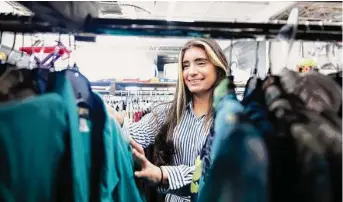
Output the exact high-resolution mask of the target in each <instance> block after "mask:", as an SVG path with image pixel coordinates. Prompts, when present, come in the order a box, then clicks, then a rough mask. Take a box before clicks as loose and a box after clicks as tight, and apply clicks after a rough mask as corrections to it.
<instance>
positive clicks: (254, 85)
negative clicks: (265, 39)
mask: <svg viewBox="0 0 343 202" xmlns="http://www.w3.org/2000/svg"><path fill="white" fill-rule="evenodd" d="M259 44H260V42H259V41H257V44H256V60H255V67H254V69H253V72H252V76H251V77H250V78H249V80H248V82H247V84H246V87H245V90H244V94H243V100H242V102H241V103H242V104H243V105H248V103H250V102H251V101H254V102H256V103H259V104H260V105H262V106H265V97H264V91H263V89H262V84H263V81H262V80H261V79H260V78H259V77H258V61H259V60H258V50H259ZM268 71H269V70H268Z"/></svg>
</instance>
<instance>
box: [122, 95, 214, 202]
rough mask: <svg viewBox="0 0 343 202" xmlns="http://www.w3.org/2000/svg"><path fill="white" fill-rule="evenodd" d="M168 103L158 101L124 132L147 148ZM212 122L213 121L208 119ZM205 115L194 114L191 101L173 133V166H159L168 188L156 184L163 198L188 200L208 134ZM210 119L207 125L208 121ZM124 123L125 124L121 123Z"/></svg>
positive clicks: (166, 111) (173, 200)
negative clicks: (166, 174) (158, 103)
mask: <svg viewBox="0 0 343 202" xmlns="http://www.w3.org/2000/svg"><path fill="white" fill-rule="evenodd" d="M169 107H170V105H169V104H161V105H159V106H157V107H155V108H154V109H153V110H152V113H149V114H147V115H145V116H144V117H143V118H142V120H141V121H139V122H137V123H133V124H131V125H130V126H128V127H124V128H125V129H124V130H125V131H126V134H127V135H131V137H132V138H133V139H134V140H135V141H137V142H138V143H139V144H140V145H142V146H143V148H147V147H148V146H149V145H151V144H153V143H154V141H155V136H156V135H157V134H158V131H159V129H160V128H161V126H162V124H163V123H164V121H165V118H166V116H167V113H168V109H169ZM210 121H211V122H212V120H210ZM205 122H206V117H205V115H204V116H201V117H197V116H196V115H195V113H194V111H193V104H192V101H190V102H189V103H188V105H187V107H186V111H185V113H184V115H183V117H182V119H181V121H180V125H178V126H177V127H176V128H175V130H174V134H173V141H174V148H175V154H174V155H173V159H172V161H173V162H172V163H173V165H172V166H161V167H162V169H164V170H165V171H166V172H167V173H168V180H169V187H166V188H165V187H158V191H159V192H160V193H165V194H167V195H166V198H165V201H168V202H179V201H185V202H188V201H190V190H189V189H190V184H191V182H192V176H193V171H194V168H195V161H196V158H197V156H198V155H199V154H200V151H201V148H202V147H203V145H204V143H205V140H206V135H207V133H208V129H207V127H206V126H207V124H206V123H205ZM211 122H210V124H211ZM124 125H125V124H124Z"/></svg>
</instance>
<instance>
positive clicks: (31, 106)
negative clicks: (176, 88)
mask: <svg viewBox="0 0 343 202" xmlns="http://www.w3.org/2000/svg"><path fill="white" fill-rule="evenodd" d="M21 71H23V72H25V74H23V75H25V76H24V77H21V78H24V81H25V82H23V81H22V80H21V82H22V83H20V82H19V83H18V82H15V79H13V76H12V77H11V79H9V80H8V79H7V80H5V82H7V84H11V85H7V86H9V88H8V89H9V91H8V92H10V93H12V92H13V91H11V90H12V89H14V88H11V87H13V86H15V87H16V88H15V90H16V91H14V92H21V91H20V90H21V89H22V88H24V89H30V88H32V92H34V94H32V95H30V96H29V97H21V98H20V101H17V99H19V98H18V96H12V97H10V96H7V97H6V96H5V94H4V92H5V91H4V92H1V93H3V94H2V95H4V96H3V98H7V102H5V103H2V104H0V114H1V117H0V125H1V126H2V127H1V129H0V134H1V135H0V145H2V146H1V148H2V149H0V162H1V163H0V164H1V168H0V170H1V174H0V201H4V202H9V201H14V200H15V201H23V202H26V201H28V202H31V201H38V202H39V201H66V202H68V201H70V202H73V201H80V202H83V201H84V202H86V201H99V202H101V201H106V202H107V201H113V202H126V201H137V202H143V201H144V195H142V194H141V193H140V192H139V190H138V188H137V186H136V184H135V181H134V171H133V159H132V153H131V150H130V147H129V142H128V141H125V140H124V136H123V135H122V134H121V129H120V127H119V126H118V124H117V123H115V121H114V120H113V119H112V118H110V116H108V114H107V110H106V107H105V105H104V103H103V101H102V99H101V97H100V96H99V95H98V94H95V93H93V92H92V91H90V92H89V93H90V98H91V100H92V106H86V105H84V104H82V103H79V104H78V105H76V100H75V98H74V93H73V88H72V86H71V83H70V82H69V80H68V78H67V77H66V74H65V72H63V71H62V72H52V73H48V74H47V75H45V76H46V77H45V76H44V78H43V77H41V76H40V75H39V74H40V73H41V72H40V71H37V69H35V70H32V71H29V70H14V72H13V75H16V74H18V75H21ZM6 78H7V77H6ZM2 81H4V80H2ZM37 81H39V82H37ZM87 82H88V81H87ZM30 83H32V86H30V85H31V84H30ZM14 84H15V85H14ZM23 84H26V85H28V87H27V86H25V85H23ZM33 84H34V85H33ZM76 84H77V82H76ZM74 87H75V86H74ZM76 87H77V86H76ZM17 90H19V91H17ZM12 95H14V94H13V93H12ZM15 95H18V93H16V94H15ZM8 98H10V99H8ZM13 98H14V99H13ZM52 123H53V124H52ZM116 124H117V125H116ZM47 159H48V160H47Z"/></svg>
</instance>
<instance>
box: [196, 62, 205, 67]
mask: <svg viewBox="0 0 343 202" xmlns="http://www.w3.org/2000/svg"><path fill="white" fill-rule="evenodd" d="M205 64H206V63H205V62H198V65H199V66H203V65H205Z"/></svg>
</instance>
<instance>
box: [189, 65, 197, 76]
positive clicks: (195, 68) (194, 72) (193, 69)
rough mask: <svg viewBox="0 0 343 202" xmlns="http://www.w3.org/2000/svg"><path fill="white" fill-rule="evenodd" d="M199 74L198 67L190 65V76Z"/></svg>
mask: <svg viewBox="0 0 343 202" xmlns="http://www.w3.org/2000/svg"><path fill="white" fill-rule="evenodd" d="M197 73H198V69H197V67H196V65H190V67H189V74H190V75H195V74H197Z"/></svg>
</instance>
